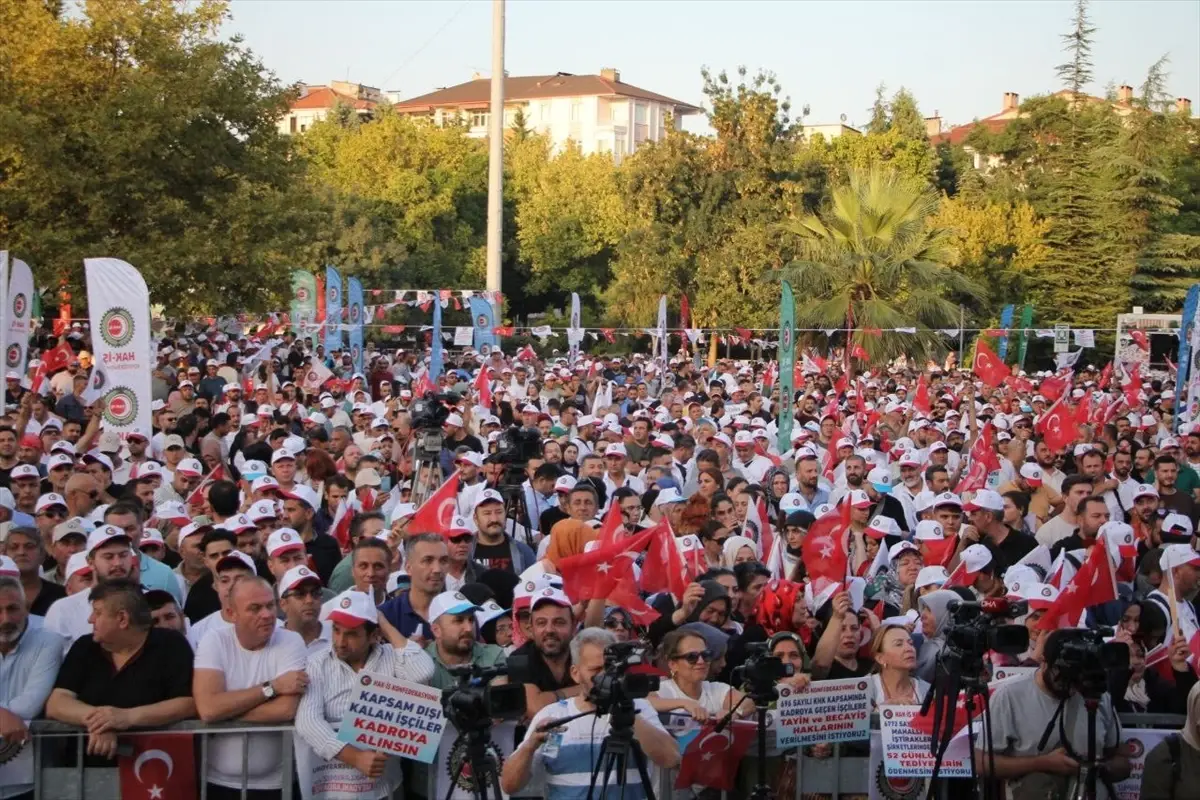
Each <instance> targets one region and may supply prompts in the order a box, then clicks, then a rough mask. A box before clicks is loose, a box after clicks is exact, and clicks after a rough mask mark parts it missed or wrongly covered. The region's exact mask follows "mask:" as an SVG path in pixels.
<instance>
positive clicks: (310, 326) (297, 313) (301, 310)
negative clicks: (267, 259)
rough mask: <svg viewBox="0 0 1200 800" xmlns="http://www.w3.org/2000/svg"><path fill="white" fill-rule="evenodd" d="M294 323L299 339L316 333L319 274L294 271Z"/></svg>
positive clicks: (313, 335)
mask: <svg viewBox="0 0 1200 800" xmlns="http://www.w3.org/2000/svg"><path fill="white" fill-rule="evenodd" d="M292 325H293V328H294V330H295V332H296V337H297V338H299V339H305V338H309V339H311V338H313V337H315V335H316V328H317V276H316V275H313V274H312V273H311V272H308V271H307V270H303V269H297V270H293V271H292ZM313 345H314V346H315V345H316V342H313Z"/></svg>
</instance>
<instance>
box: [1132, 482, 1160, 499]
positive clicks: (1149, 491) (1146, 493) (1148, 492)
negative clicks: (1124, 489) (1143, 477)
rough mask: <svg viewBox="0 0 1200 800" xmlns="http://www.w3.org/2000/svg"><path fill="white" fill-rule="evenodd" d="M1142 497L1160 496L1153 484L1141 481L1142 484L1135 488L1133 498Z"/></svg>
mask: <svg viewBox="0 0 1200 800" xmlns="http://www.w3.org/2000/svg"><path fill="white" fill-rule="evenodd" d="M1142 497H1154V498H1157V497H1158V489H1156V488H1154V487H1153V486H1151V485H1150V484H1148V483H1140V484H1138V487H1137V488H1136V489H1134V490H1133V499H1134V500H1135V501H1136V500H1138V499H1140V498H1142Z"/></svg>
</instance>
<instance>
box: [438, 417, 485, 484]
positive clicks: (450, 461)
mask: <svg viewBox="0 0 1200 800" xmlns="http://www.w3.org/2000/svg"><path fill="white" fill-rule="evenodd" d="M434 402H438V401H436V400H435V401H434ZM463 414H466V415H467V416H470V412H469V411H464V412H463ZM459 447H467V448H469V449H471V450H474V451H475V452H476V453H483V452H484V449H483V442H481V441H479V439H478V438H477V437H475V436H472V435H471V433H470V431H468V430H467V427H466V422H465V421H464V419H463V415H462V414H459V413H457V412H454V411H452V412H450V414H449V415H448V416H447V417H446V421H445V422H443V423H442V452H441V455H440V456H439V458H438V460H439V462H440V463H441V465H442V474H443V475H449V474H450V473H452V472H454V458H455V455H456V454H457V453H458V448H459Z"/></svg>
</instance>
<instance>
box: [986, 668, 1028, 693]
mask: <svg viewBox="0 0 1200 800" xmlns="http://www.w3.org/2000/svg"><path fill="white" fill-rule="evenodd" d="M1034 672H1037V667H996V668H995V669H993V670H992V679H991V680H990V681H989V682H988V688H989V689H995V688H996V687H997V686H999V685H1000V684H1001V683H1002V682H1004V681H1010V680H1012V679H1013V678H1021V677H1024V676H1025V675H1031V674H1033V673H1034Z"/></svg>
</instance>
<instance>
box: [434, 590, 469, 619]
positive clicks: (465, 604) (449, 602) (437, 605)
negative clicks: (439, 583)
mask: <svg viewBox="0 0 1200 800" xmlns="http://www.w3.org/2000/svg"><path fill="white" fill-rule="evenodd" d="M478 610H479V606H477V605H475V604H474V603H472V602H471V601H470V600H468V599H467V596H466V595H465V594H463V593H462V592H442V593H441V594H439V595H438V596H437V597H435V598H433V600H431V601H430V603H429V622H430V624H432V623H434V622H436V621H437V619H438V617H440V616H442V615H443V614H466V613H468V612H472V613H474V612H476V611H478Z"/></svg>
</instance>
